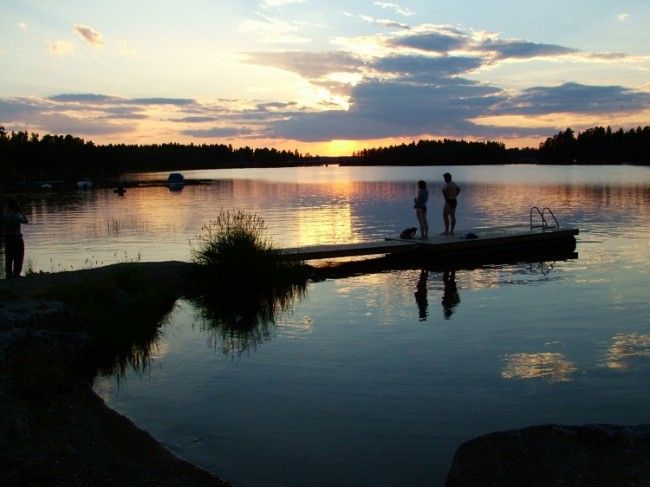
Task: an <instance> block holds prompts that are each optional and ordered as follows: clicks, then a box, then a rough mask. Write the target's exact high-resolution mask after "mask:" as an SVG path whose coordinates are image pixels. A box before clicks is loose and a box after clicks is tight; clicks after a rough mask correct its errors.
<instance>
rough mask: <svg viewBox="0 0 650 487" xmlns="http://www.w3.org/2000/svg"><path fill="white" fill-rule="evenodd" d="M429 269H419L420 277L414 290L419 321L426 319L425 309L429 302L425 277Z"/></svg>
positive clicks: (427, 275) (426, 312) (427, 312)
mask: <svg viewBox="0 0 650 487" xmlns="http://www.w3.org/2000/svg"><path fill="white" fill-rule="evenodd" d="M428 277H429V271H428V270H426V269H422V270H421V271H420V278H419V279H418V284H417V288H416V291H415V293H414V294H415V303H416V304H417V305H418V317H419V318H420V321H426V319H427V315H428V314H429V311H428V310H427V308H428V306H429V303H428V301H427V278H428Z"/></svg>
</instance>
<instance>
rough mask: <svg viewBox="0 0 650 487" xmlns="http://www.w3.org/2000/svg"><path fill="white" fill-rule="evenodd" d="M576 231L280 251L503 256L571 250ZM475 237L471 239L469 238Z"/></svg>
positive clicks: (302, 255)
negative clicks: (529, 250) (540, 250)
mask: <svg viewBox="0 0 650 487" xmlns="http://www.w3.org/2000/svg"><path fill="white" fill-rule="evenodd" d="M579 233H580V231H579V230H578V229H577V228H560V227H546V228H539V227H538V228H531V227H530V226H529V225H509V226H502V227H491V228H475V229H472V230H463V231H459V232H456V233H455V234H453V235H435V236H432V237H429V238H428V239H425V240H423V239H419V238H417V237H416V238H414V239H401V238H399V237H388V238H386V239H384V240H380V241H374V242H359V243H351V244H333V245H309V246H305V247H293V248H286V249H281V253H282V255H283V256H284V257H285V258H286V259H290V260H305V261H306V260H317V259H333V258H338V257H357V256H371V255H386V254H394V253H403V252H426V253H428V254H432V255H436V256H444V255H450V256H452V255H458V254H461V255H466V254H476V253H483V252H487V253H492V252H498V253H507V252H509V251H513V250H517V251H521V250H522V249H524V248H539V247H549V246H557V247H563V248H565V247H567V246H572V247H573V248H575V243H576V241H575V236H576V235H578V234H579ZM472 236H475V237H474V238H470V237H472Z"/></svg>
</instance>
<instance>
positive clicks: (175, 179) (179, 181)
mask: <svg viewBox="0 0 650 487" xmlns="http://www.w3.org/2000/svg"><path fill="white" fill-rule="evenodd" d="M167 186H168V187H169V189H170V190H171V191H180V190H182V189H183V186H185V178H184V177H183V175H182V174H181V173H179V172H172V173H170V174H169V177H167Z"/></svg>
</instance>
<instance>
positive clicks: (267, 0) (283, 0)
mask: <svg viewBox="0 0 650 487" xmlns="http://www.w3.org/2000/svg"><path fill="white" fill-rule="evenodd" d="M293 3H305V0H264V1H263V2H262V5H264V6H265V7H282V6H283V5H291V4H293Z"/></svg>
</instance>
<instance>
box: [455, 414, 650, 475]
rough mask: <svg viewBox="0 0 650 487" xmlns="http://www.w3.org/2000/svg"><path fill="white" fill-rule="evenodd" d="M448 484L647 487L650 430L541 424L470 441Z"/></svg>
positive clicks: (459, 453) (458, 456)
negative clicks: (623, 486)
mask: <svg viewBox="0 0 650 487" xmlns="http://www.w3.org/2000/svg"><path fill="white" fill-rule="evenodd" d="M446 485H447V486H449V487H453V486H472V485H476V486H479V485H480V486H488V485H493V486H515V485H522V486H523V485H526V486H548V485H554V486H576V485H589V486H594V485H596V486H599V485H602V486H605V485H606V486H608V487H611V486H614V485H616V486H620V485H629V486H637V485H638V486H642V485H643V486H647V485H650V425H637V426H614V425H605V424H597V425H585V426H562V425H553V424H549V425H541V426H532V427H528V428H523V429H518V430H511V431H502V432H496V433H490V434H487V435H483V436H479V437H477V438H474V439H472V440H469V441H466V442H465V443H463V444H462V445H461V446H460V447H458V449H457V450H456V454H455V455H454V459H453V462H452V465H451V468H450V470H449V473H448V475H447V482H446Z"/></svg>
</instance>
